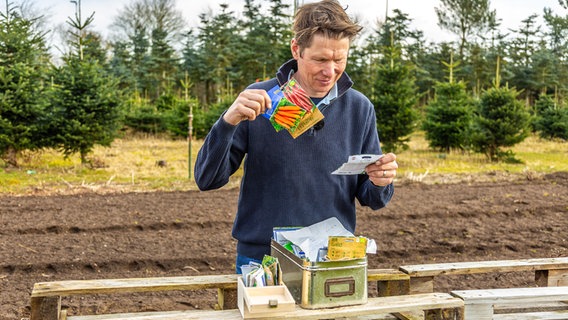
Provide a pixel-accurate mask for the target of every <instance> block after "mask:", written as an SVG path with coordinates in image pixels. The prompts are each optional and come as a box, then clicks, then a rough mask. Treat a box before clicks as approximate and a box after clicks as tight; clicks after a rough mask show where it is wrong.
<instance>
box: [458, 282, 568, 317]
mask: <svg viewBox="0 0 568 320" xmlns="http://www.w3.org/2000/svg"><path fill="white" fill-rule="evenodd" d="M452 295H454V296H456V297H459V298H460V299H463V301H464V305H465V308H464V318H465V319H466V320H468V319H476V320H485V319H500V320H506V319H515V320H521V319H568V305H566V304H564V301H568V287H538V288H512V289H488V290H461V291H452ZM552 302H558V303H559V304H560V305H562V304H563V305H564V308H563V310H554V311H547V310H546V309H547V308H548V307H549V304H550V303H552ZM497 307H500V312H502V311H501V310H503V309H502V308H503V307H504V308H506V310H507V313H495V309H496V308H497ZM534 308H538V309H540V310H541V311H539V312H534V311H528V312H525V311H524V310H532V309H534Z"/></svg>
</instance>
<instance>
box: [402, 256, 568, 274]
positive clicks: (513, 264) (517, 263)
mask: <svg viewBox="0 0 568 320" xmlns="http://www.w3.org/2000/svg"><path fill="white" fill-rule="evenodd" d="M399 269H400V270H401V271H403V272H405V273H407V274H409V275H410V276H411V277H417V276H420V277H426V276H438V275H442V274H473V273H485V272H514V271H536V270H557V269H567V272H568V257H562V258H542V259H523V260H496V261H475V262H455V263H436V264H421V265H406V266H401V267H400V268H399Z"/></svg>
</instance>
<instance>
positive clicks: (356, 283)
mask: <svg viewBox="0 0 568 320" xmlns="http://www.w3.org/2000/svg"><path fill="white" fill-rule="evenodd" d="M271 255H272V256H273V257H276V258H278V261H279V262H280V266H281V269H282V280H283V282H284V284H285V285H286V286H287V287H288V290H289V291H290V293H291V294H292V297H294V300H295V301H296V303H297V304H298V305H299V306H300V307H302V308H305V309H320V308H331V307H339V306H349V305H357V304H364V303H367V258H363V259H353V260H347V261H325V262H310V261H306V260H303V259H300V258H299V257H298V256H296V255H295V254H294V253H292V252H290V251H288V250H287V249H286V248H284V247H283V246H282V245H280V244H279V243H277V242H276V241H274V240H272V243H271Z"/></svg>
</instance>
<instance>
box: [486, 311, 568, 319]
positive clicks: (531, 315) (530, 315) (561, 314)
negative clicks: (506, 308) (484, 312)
mask: <svg viewBox="0 0 568 320" xmlns="http://www.w3.org/2000/svg"><path fill="white" fill-rule="evenodd" d="M493 319H495V320H560V319H564V320H566V319H568V310H557V311H545V312H527V313H508V314H495V315H493Z"/></svg>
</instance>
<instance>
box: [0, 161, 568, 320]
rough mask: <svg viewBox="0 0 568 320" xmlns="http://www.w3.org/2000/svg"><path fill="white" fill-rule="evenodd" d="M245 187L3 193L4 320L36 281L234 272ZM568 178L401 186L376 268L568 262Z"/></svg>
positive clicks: (99, 306)
mask: <svg viewBox="0 0 568 320" xmlns="http://www.w3.org/2000/svg"><path fill="white" fill-rule="evenodd" d="M237 196H238V190H237V189H225V190H220V191H210V192H197V191H187V192H149V193H110V194H101V193H92V192H91V193H83V194H72V195H51V196H17V197H16V196H14V197H13V196H0V203H1V205H0V285H1V292H0V318H1V319H6V320H12V319H21V318H26V317H29V312H30V307H29V298H30V293H31V290H32V287H33V285H34V283H36V282H44V281H55V280H75V279H97V278H122V277H156V276H180V275H205V274H227V273H233V272H234V271H233V270H234V256H235V241H234V240H233V239H232V238H231V225H232V220H233V217H234V212H235V207H236V201H237ZM567 218H568V173H566V172H559V173H555V174H549V175H545V176H543V177H538V178H534V179H531V180H529V179H522V180H514V181H497V182H489V181H485V182H469V183H468V182H462V183H452V184H425V183H416V182H415V183H399V184H398V185H397V186H396V194H395V197H394V199H393V201H392V202H391V203H390V204H389V206H388V207H387V208H385V209H383V210H380V211H375V212H373V211H371V210H369V209H367V208H359V211H358V230H357V234H361V235H365V236H367V237H370V238H373V239H375V240H376V241H377V243H378V245H379V252H378V254H377V255H371V256H370V257H369V267H370V268H391V267H392V268H396V267H398V266H400V265H403V264H416V263H434V262H443V261H444V262H450V261H473V260H495V259H521V258H533V257H558V256H568V219H567ZM533 280H534V279H532V278H531V275H530V273H529V274H526V273H518V274H517V273H509V274H497V275H494V274H486V275H479V276H467V277H465V276H463V277H461V276H460V277H457V276H453V277H445V278H440V279H439V281H437V282H436V288H435V289H436V290H439V291H448V290H451V289H458V288H459V289H468V288H483V287H511V286H533V285H534V281H533ZM214 295H215V292H214V291H213V292H210V291H206V292H169V293H154V294H131V295H119V296H116V295H115V296H112V297H108V296H98V297H90V296H84V297H69V298H65V299H64V300H63V305H64V307H66V308H69V313H70V314H97V313H104V312H126V311H152V310H176V309H177V310H183V309H194V308H198V309H210V308H213V307H214V304H215V299H214Z"/></svg>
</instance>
